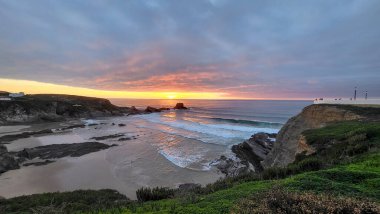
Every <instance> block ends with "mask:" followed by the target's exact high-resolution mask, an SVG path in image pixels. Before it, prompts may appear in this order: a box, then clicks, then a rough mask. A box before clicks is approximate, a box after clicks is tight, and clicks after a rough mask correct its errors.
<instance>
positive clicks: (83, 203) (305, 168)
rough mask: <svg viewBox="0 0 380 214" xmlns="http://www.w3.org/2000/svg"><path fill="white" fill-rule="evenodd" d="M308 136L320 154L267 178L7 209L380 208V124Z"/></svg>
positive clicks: (9, 203)
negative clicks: (131, 198) (134, 197)
mask: <svg viewBox="0 0 380 214" xmlns="http://www.w3.org/2000/svg"><path fill="white" fill-rule="evenodd" d="M303 135H305V137H306V139H307V142H308V143H310V144H311V145H312V146H313V147H314V148H316V150H317V152H316V153H315V154H314V155H305V154H300V155H298V156H297V158H296V161H295V162H294V163H293V164H290V165H289V166H288V167H285V168H270V169H266V170H264V171H263V172H262V173H261V174H260V175H258V174H252V173H250V174H244V175H239V176H237V177H229V178H225V179H221V180H219V181H217V182H215V183H213V184H209V185H207V186H205V187H202V188H194V189H192V190H190V191H186V192H179V191H178V190H171V189H167V188H153V189H150V188H142V189H139V190H138V191H137V193H136V194H137V197H138V199H139V201H129V200H127V199H126V198H125V197H122V196H120V195H118V194H117V193H115V192H113V193H111V192H106V193H107V194H105V193H100V192H97V191H92V192H86V193H84V192H83V193H81V194H79V193H80V191H75V192H73V193H70V194H68V193H67V195H65V193H59V194H58V193H48V194H40V195H33V196H25V197H18V198H13V199H8V200H3V201H1V202H0V213H3V212H4V213H12V212H15V211H16V210H18V211H20V210H21V211H23V212H28V213H31V212H33V210H32V209H34V211H35V210H36V208H41V207H42V208H44V209H45V210H49V209H51V208H52V207H53V208H54V209H56V210H58V211H61V212H62V213H73V211H74V210H76V211H79V212H81V213H82V212H85V213H86V212H87V213H230V212H233V213H260V212H261V213H268V212H269V213H271V212H272V213H311V212H310V211H311V210H317V211H318V212H320V213H378V212H379V202H380V150H379V149H380V123H379V122H358V121H356V122H344V123H338V124H334V125H330V126H328V127H325V128H321V129H315V130H309V131H305V132H304V133H303ZM273 186H276V188H274V189H273V188H272V187H273ZM108 191H109V190H108ZM49 194H50V195H49ZM83 194H85V195H86V196H83ZM119 196H120V198H119ZM87 197H88V198H87ZM52 199H54V200H53V202H52ZM160 199H163V200H160ZM99 200H101V201H102V202H99ZM153 200H154V201H153ZM52 205H53V206H52ZM296 205H297V206H296ZM31 208H32V209H31ZM289 210H293V212H290V211H289ZM37 211H40V212H38V213H43V212H41V210H37ZM48 213H53V212H48ZM56 213H59V212H56Z"/></svg>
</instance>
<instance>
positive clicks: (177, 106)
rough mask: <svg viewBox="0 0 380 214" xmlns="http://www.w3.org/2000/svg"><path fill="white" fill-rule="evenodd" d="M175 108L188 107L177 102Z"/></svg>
mask: <svg viewBox="0 0 380 214" xmlns="http://www.w3.org/2000/svg"><path fill="white" fill-rule="evenodd" d="M174 109H187V107H185V105H184V104H183V103H177V104H176V105H175V107H174Z"/></svg>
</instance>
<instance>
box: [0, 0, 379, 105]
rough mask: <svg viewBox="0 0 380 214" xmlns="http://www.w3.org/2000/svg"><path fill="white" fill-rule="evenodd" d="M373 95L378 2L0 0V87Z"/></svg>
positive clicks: (204, 95)
mask: <svg viewBox="0 0 380 214" xmlns="http://www.w3.org/2000/svg"><path fill="white" fill-rule="evenodd" d="M355 86H357V87H358V90H359V95H360V96H361V94H362V93H363V91H365V90H368V91H369V97H380V1H379V0H360V1H359V0H334V1H332V0H320V1H305V0H298V1H296V0H290V1H280V0H279V1H259V0H258V1H254V0H246V1H245V0H191V1H188V0H171V1H170V0H157V1H154V0H119V1H118V0H114V1H108V0H81V1H79V0H76V1H74V0H62V1H58V0H50V1H48V0H38V1H30V0H0V90H7V91H25V92H27V93H67V94H78V95H86V96H99V97H110V98H115V97H123V98H192V99H194V98H199V99H310V98H315V97H350V96H352V93H353V88H354V87H355Z"/></svg>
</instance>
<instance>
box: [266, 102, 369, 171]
mask: <svg viewBox="0 0 380 214" xmlns="http://www.w3.org/2000/svg"><path fill="white" fill-rule="evenodd" d="M358 108H359V107H358ZM358 119H365V116H363V115H362V114H360V111H353V110H352V109H350V108H346V107H344V106H335V105H311V106H307V107H306V108H304V109H303V111H302V112H301V113H300V114H298V115H297V116H295V117H293V118H291V119H289V120H288V122H287V123H286V124H285V125H284V126H283V127H282V129H281V130H280V132H279V133H278V135H277V138H276V142H275V143H274V146H273V149H272V150H271V152H270V153H269V154H268V156H267V157H266V158H265V159H264V160H263V161H262V163H261V164H262V166H263V167H264V168H267V167H273V166H286V165H288V164H289V163H291V162H293V161H294V159H295V156H296V154H297V153H301V152H306V153H308V154H310V153H313V151H314V150H313V148H312V147H310V146H308V145H307V142H305V138H304V136H302V132H303V131H305V130H307V129H315V128H321V127H323V126H325V125H326V124H328V123H333V122H338V121H347V120H358Z"/></svg>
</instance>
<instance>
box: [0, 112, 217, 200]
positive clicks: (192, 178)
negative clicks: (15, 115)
mask: <svg viewBox="0 0 380 214" xmlns="http://www.w3.org/2000/svg"><path fill="white" fill-rule="evenodd" d="M115 120H116V124H117V123H118V122H120V121H123V122H125V119H124V118H120V121H117V119H109V120H107V119H105V121H106V122H107V124H105V125H99V126H90V127H86V128H78V129H74V130H70V131H66V132H63V133H56V134H52V135H45V136H38V137H31V138H26V139H19V140H17V141H14V142H12V143H11V144H8V145H7V148H8V149H9V150H10V151H19V150H22V149H23V148H26V147H35V146H39V145H48V144H56V143H79V142H85V141H89V139H90V138H91V137H93V136H106V135H107V134H115V133H125V135H126V136H127V137H132V136H136V137H137V139H132V140H128V141H122V142H119V141H117V139H108V140H105V141H100V142H102V143H106V144H118V145H119V146H116V147H112V148H110V149H107V150H103V151H99V152H95V153H90V154H87V155H84V156H81V157H76V158H72V157H67V158H62V159H58V160H56V162H54V163H51V164H48V165H44V166H27V167H21V169H18V170H12V171H8V172H6V173H3V174H2V175H1V176H0V196H2V197H5V198H10V197H15V196H20V195H28V194H34V193H43V192H54V191H72V190H77V189H105V188H108V189H115V190H118V191H119V192H121V193H123V194H125V195H127V196H128V197H129V198H131V199H135V198H136V195H135V191H136V190H137V189H138V188H140V187H142V186H145V187H146V186H149V187H155V186H166V187H172V188H174V187H177V186H178V185H179V184H182V183H200V184H203V185H205V184H207V183H211V182H214V181H215V180H217V179H218V178H219V177H221V176H222V175H221V174H219V173H218V172H217V170H216V169H214V168H211V169H210V170H207V171H202V170H193V169H189V168H182V167H178V166H176V165H174V164H173V163H172V162H170V161H169V160H167V159H166V158H165V157H164V156H163V155H161V154H160V153H159V152H158V150H159V149H160V147H159V145H160V142H159V141H160V137H165V136H161V135H162V134H161V133H158V132H157V131H151V130H147V129H142V128H139V127H136V126H134V125H133V124H128V123H127V126H126V127H118V126H117V125H116V126H111V125H110V123H111V122H112V121H115ZM57 125H59V126H63V125H65V124H50V125H49V124H45V125H38V126H39V127H35V126H33V125H31V126H30V127H24V126H23V127H19V126H17V127H16V126H14V127H13V128H14V129H12V128H11V127H3V129H2V130H7V131H8V132H17V131H25V130H29V129H30V130H33V129H41V128H47V127H56V126H57ZM137 135H138V136H137ZM158 136H160V137H158ZM173 142H176V141H173ZM210 146H211V147H212V145H210ZM214 149H216V150H217V149H218V148H214Z"/></svg>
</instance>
